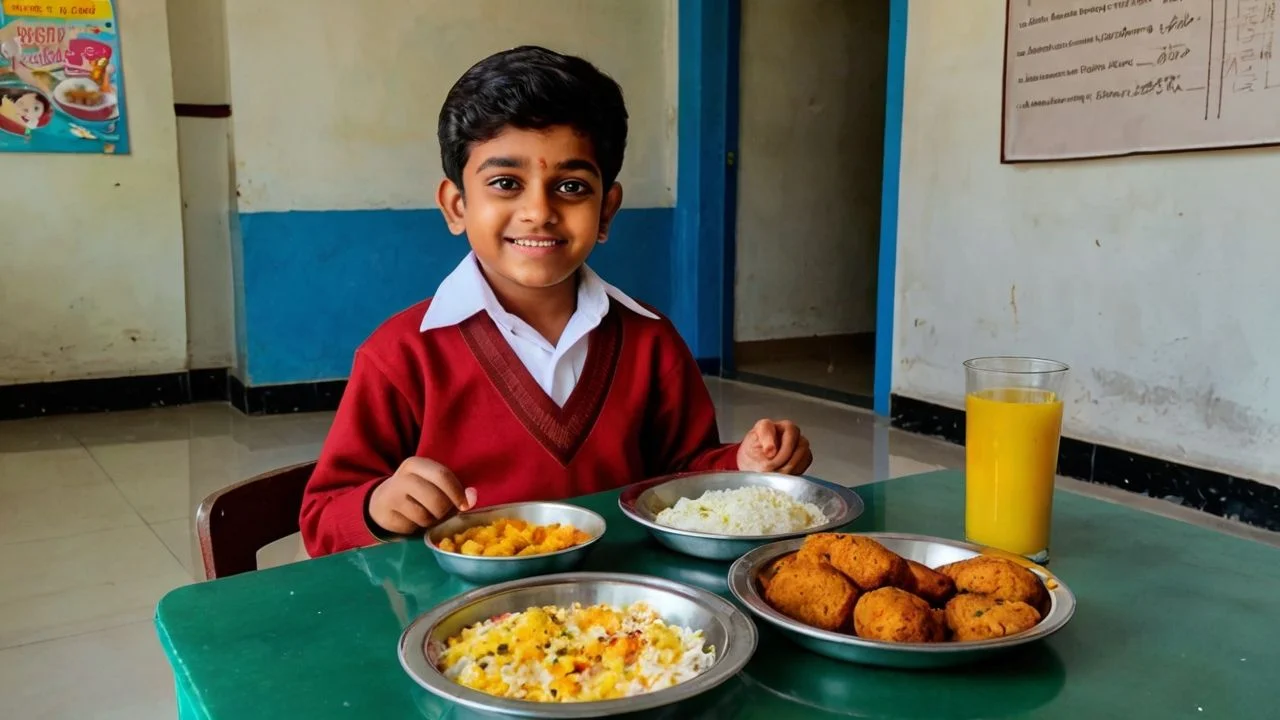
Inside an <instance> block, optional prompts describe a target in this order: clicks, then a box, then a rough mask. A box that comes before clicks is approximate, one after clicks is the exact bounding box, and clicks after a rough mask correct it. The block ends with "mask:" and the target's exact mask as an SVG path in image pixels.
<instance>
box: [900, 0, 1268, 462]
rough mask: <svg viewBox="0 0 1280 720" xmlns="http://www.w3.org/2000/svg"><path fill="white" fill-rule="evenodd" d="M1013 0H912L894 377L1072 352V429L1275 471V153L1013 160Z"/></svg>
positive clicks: (946, 397)
mask: <svg viewBox="0 0 1280 720" xmlns="http://www.w3.org/2000/svg"><path fill="white" fill-rule="evenodd" d="M1004 12H1005V0H966V1H965V2H963V3H960V2H955V0H912V2H911V11H910V21H909V34H908V57H907V77H906V97H905V108H904V119H903V158H902V175H901V182H902V185H901V210H900V214H899V218H898V222H899V240H898V243H899V244H898V275H897V311H896V325H897V327H896V330H895V363H896V364H895V367H894V373H893V384H894V391H895V392H898V393H901V394H903V395H908V396H912V397H918V398H924V399H927V400H932V401H935V402H939V403H943V404H947V405H951V406H955V407H959V406H961V403H962V397H963V392H964V377H963V373H962V372H961V362H962V361H963V360H964V359H965V358H967V357H971V356H975V355H983V354H988V353H1019V354H1034V355H1044V356H1048V357H1052V358H1057V359H1061V360H1064V361H1066V362H1068V363H1070V364H1071V365H1072V366H1073V375H1072V377H1071V382H1070V390H1069V392H1068V397H1067V402H1068V407H1067V410H1066V427H1065V429H1064V432H1065V434H1067V435H1070V436H1073V437H1078V438H1083V439H1087V440H1093V441H1097V442H1100V443H1104V444H1107V445H1113V446H1120V447H1123V448H1126V449H1130V450H1136V451H1139V452H1142V453H1146V454H1152V455H1156V456H1159V457H1164V458H1169V459H1172V460H1176V461H1179V462H1185V463H1189V464H1193V465H1198V466H1204V467H1208V468H1211V469H1217V470H1223V471H1227V472H1235V473H1240V474H1243V475H1246V476H1248V477H1254V478H1258V479H1261V480H1264V481H1267V482H1271V483H1275V484H1280V360H1277V358H1280V332H1277V330H1278V329H1280V320H1278V319H1277V318H1280V294H1277V291H1276V282H1275V274H1276V267H1277V266H1280V245H1277V238H1278V237H1280V231H1278V230H1277V228H1280V203H1277V202H1276V195H1275V188H1276V187H1277V186H1280V151H1278V150H1242V151H1234V152H1211V153H1189V154H1179V155H1164V156H1156V157H1147V158H1135V159H1120V160H1095V161H1085V162H1071V163H1055V164H1049V165H1035V166H1005V165H1001V164H1000V163H999V157H1000V115H1001V73H1002V59H1001V58H1002V52H1003V26H1004V20H1003V18H1004Z"/></svg>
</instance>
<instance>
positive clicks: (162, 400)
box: [0, 368, 227, 420]
mask: <svg viewBox="0 0 1280 720" xmlns="http://www.w3.org/2000/svg"><path fill="white" fill-rule="evenodd" d="M226 399H227V371H226V369H225V368H222V369H217V370H190V371H187V372H178V373H169V374H166V375H144V376H138V377H123V378H102V379H96V380H66V381H63V382H49V383H32V384H30V385H0V420H16V419H19V418H32V417H41V416H44V415H70V414H74V413H93V412H107V411H120V410H142V409H144V408H156V407H168V406H170V405H184V404H186V403H192V402H208V401H216V400H226Z"/></svg>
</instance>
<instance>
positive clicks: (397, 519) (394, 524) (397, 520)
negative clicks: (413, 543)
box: [383, 508, 422, 535]
mask: <svg viewBox="0 0 1280 720" xmlns="http://www.w3.org/2000/svg"><path fill="white" fill-rule="evenodd" d="M418 509H419V510H421V509H422V508H418ZM389 520H390V522H388V523H387V524H386V526H385V527H383V529H384V530H386V531H387V532H392V533H395V534H396V535H412V534H414V533H415V532H417V531H418V530H419V529H420V528H421V527H422V526H421V525H418V524H417V523H415V522H414V521H413V520H411V519H409V518H407V517H405V516H404V514H403V513H401V512H400V511H399V510H392V511H391V517H390V519H389Z"/></svg>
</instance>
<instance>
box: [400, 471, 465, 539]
mask: <svg viewBox="0 0 1280 720" xmlns="http://www.w3.org/2000/svg"><path fill="white" fill-rule="evenodd" d="M410 478H411V479H412V481H413V483H412V484H411V485H410V486H409V487H408V488H406V494H407V495H408V496H409V497H408V498H407V499H408V501H409V502H410V503H414V504H416V505H419V506H420V507H421V509H422V510H423V512H425V513H427V519H426V522H424V523H423V524H422V527H427V526H428V525H434V524H435V523H436V522H437V521H440V520H443V519H445V518H447V517H449V516H450V515H452V514H453V513H454V509H455V506H454V504H453V501H452V500H450V499H449V496H447V495H445V494H444V492H443V491H442V490H441V489H440V488H439V487H438V486H436V485H435V483H433V482H431V481H430V480H428V479H426V478H423V477H419V476H417V475H413V476H410ZM415 519H416V518H415Z"/></svg>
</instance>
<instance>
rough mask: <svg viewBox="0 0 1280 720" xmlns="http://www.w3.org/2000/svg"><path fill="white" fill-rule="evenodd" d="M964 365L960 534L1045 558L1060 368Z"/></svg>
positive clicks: (1018, 361)
mask: <svg viewBox="0 0 1280 720" xmlns="http://www.w3.org/2000/svg"><path fill="white" fill-rule="evenodd" d="M964 368H965V503H964V513H965V536H966V537H967V538H968V540H969V542H972V543H976V544H978V545H986V546H988V547H993V548H997V549H1000V550H1004V551H1006V552H1011V553H1016V554H1018V555H1022V556H1024V557H1027V558H1029V559H1030V560H1032V561H1034V562H1038V563H1043V562H1047V561H1048V560H1049V531H1050V526H1051V520H1052V516H1053V479H1054V476H1055V475H1056V474H1057V467H1058V441H1059V439H1060V437H1061V435H1062V386H1063V383H1064V381H1065V380H1066V377H1067V369H1068V368H1067V366H1066V365H1064V364H1063V363H1060V362H1057V361H1055V360H1042V359H1038V358H1021V357H985V358H976V359H973V360H968V361H966V362H965V364H964Z"/></svg>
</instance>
